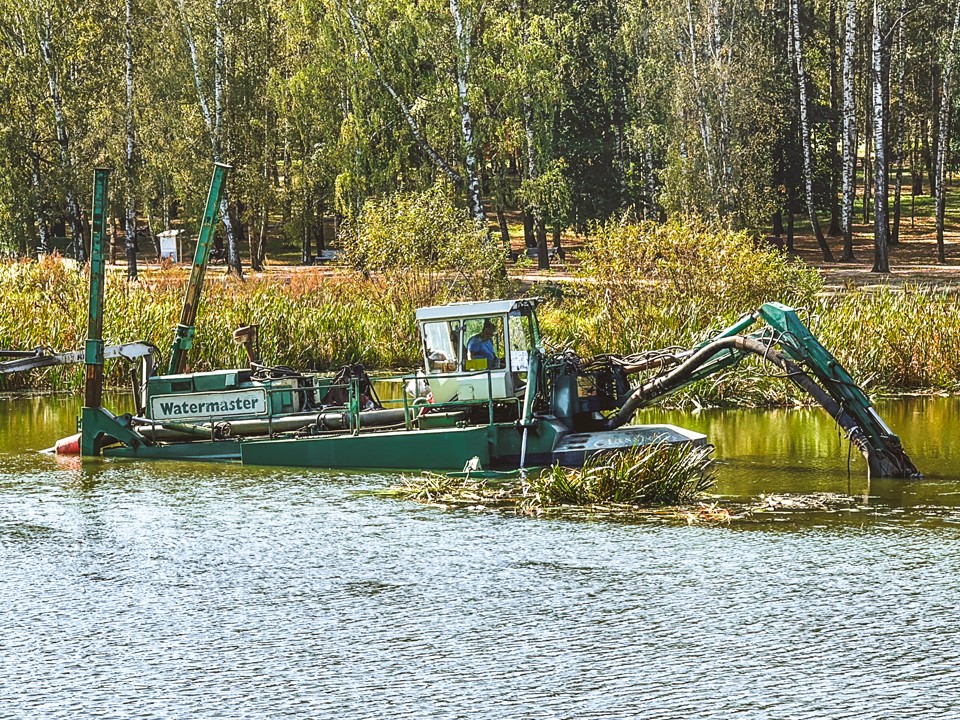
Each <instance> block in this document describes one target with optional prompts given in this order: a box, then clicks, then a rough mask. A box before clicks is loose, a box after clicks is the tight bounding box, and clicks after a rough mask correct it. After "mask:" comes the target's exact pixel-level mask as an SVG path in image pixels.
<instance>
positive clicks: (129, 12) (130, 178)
mask: <svg viewBox="0 0 960 720" xmlns="http://www.w3.org/2000/svg"><path fill="white" fill-rule="evenodd" d="M123 5H124V14H125V17H124V24H123V40H124V51H125V52H124V60H125V62H124V80H125V83H124V84H125V86H126V91H127V93H126V95H127V105H126V118H125V119H126V122H125V128H124V129H125V133H126V143H125V145H126V157H125V162H124V170H125V173H126V181H127V182H126V189H125V190H126V192H125V207H124V217H125V220H126V223H125V231H126V232H125V239H124V250H125V254H126V256H127V277H128V278H129V279H131V280H135V279H136V277H137V204H136V203H137V190H136V188H137V166H136V154H137V129H136V121H135V119H134V107H133V100H134V96H133V0H124V3H123Z"/></svg>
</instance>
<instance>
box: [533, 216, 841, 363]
mask: <svg viewBox="0 0 960 720" xmlns="http://www.w3.org/2000/svg"><path fill="white" fill-rule="evenodd" d="M580 276H581V278H582V280H583V283H582V284H580V285H578V286H577V291H576V292H577V294H576V295H574V296H572V297H570V298H568V299H567V300H566V301H564V302H562V303H559V304H556V303H552V304H550V305H549V306H548V307H547V308H546V310H545V312H544V322H543V324H544V326H545V328H546V329H547V330H548V332H549V334H550V336H551V337H552V338H553V339H554V340H555V341H557V342H564V343H566V342H572V343H573V344H574V346H576V347H577V348H578V349H579V350H580V351H581V352H583V353H585V354H597V353H604V352H620V353H623V354H629V353H633V352H637V351H638V350H640V349H648V348H652V347H663V346H669V345H675V344H680V345H689V344H690V343H691V342H693V341H694V340H695V339H696V338H698V337H699V336H700V335H701V334H702V333H703V332H704V331H705V330H706V329H707V328H709V327H710V326H714V327H716V326H719V325H726V324H729V322H731V321H732V320H734V319H736V318H737V317H739V315H741V314H742V313H744V312H749V311H751V310H753V309H755V308H756V307H758V306H759V305H761V304H763V303H764V302H768V301H770V300H778V301H780V302H784V303H787V304H791V305H794V306H798V307H806V306H809V305H810V304H811V303H812V302H813V300H814V298H815V296H816V295H817V293H819V292H820V291H821V290H822V287H823V285H822V281H821V280H820V277H819V275H818V274H817V273H816V271H814V270H811V269H809V268H807V267H805V266H804V265H803V264H802V263H800V262H799V261H794V260H791V259H788V258H787V257H786V256H784V255H783V254H782V253H781V252H779V251H778V250H775V249H773V248H769V247H758V246H757V244H756V243H754V242H753V241H752V240H751V239H750V237H749V236H748V235H747V234H746V233H743V232H732V231H730V230H724V229H721V228H716V227H711V226H709V225H706V224H703V223H700V222H696V221H691V222H686V223H683V222H680V221H679V220H671V221H669V222H667V223H663V224H658V223H652V222H646V223H636V222H631V221H629V220H628V219H626V218H623V219H620V220H613V221H610V222H608V223H606V224H604V225H600V226H597V227H595V228H594V231H593V232H592V233H591V237H590V238H589V239H588V240H587V243H586V245H585V246H584V249H583V251H582V253H581V266H580Z"/></svg>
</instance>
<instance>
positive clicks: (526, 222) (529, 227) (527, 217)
mask: <svg viewBox="0 0 960 720" xmlns="http://www.w3.org/2000/svg"><path fill="white" fill-rule="evenodd" d="M533 225H534V222H533V213H531V212H530V210H529V209H524V211H523V246H524V248H535V247H536V246H537V236H536V234H535V233H534V231H533Z"/></svg>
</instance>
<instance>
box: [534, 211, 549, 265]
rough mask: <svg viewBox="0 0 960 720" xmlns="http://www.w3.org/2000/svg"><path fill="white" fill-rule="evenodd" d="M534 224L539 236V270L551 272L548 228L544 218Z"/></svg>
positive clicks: (539, 218) (538, 219)
mask: <svg viewBox="0 0 960 720" xmlns="http://www.w3.org/2000/svg"><path fill="white" fill-rule="evenodd" d="M534 224H535V229H536V234H537V268H538V269H539V270H549V269H550V248H549V247H548V246H547V226H546V223H544V221H543V218H542V217H538V218H537V219H536V222H535V223H534Z"/></svg>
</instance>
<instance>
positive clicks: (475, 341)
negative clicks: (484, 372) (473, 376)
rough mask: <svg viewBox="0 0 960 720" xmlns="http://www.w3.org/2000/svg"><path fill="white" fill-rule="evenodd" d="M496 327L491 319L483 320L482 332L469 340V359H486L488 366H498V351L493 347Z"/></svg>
mask: <svg viewBox="0 0 960 720" xmlns="http://www.w3.org/2000/svg"><path fill="white" fill-rule="evenodd" d="M496 329H497V328H496V326H495V325H494V324H493V323H492V322H491V321H490V320H484V321H483V328H482V329H481V330H480V332H479V333H477V334H476V335H474V336H473V337H471V338H470V339H469V340H467V358H468V359H470V360H480V359H485V360H486V361H487V367H489V368H495V367H497V351H496V350H495V349H494V347H493V334H494V332H496Z"/></svg>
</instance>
